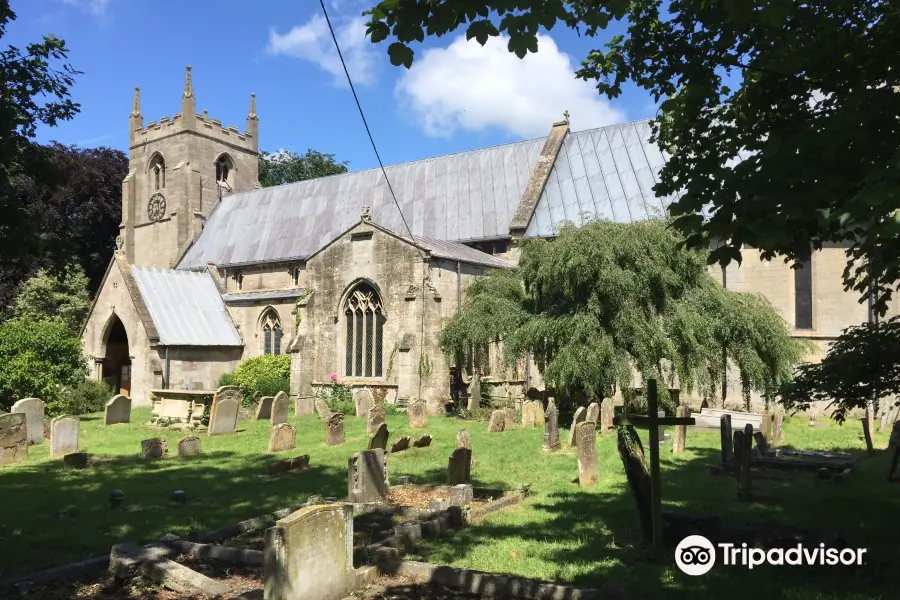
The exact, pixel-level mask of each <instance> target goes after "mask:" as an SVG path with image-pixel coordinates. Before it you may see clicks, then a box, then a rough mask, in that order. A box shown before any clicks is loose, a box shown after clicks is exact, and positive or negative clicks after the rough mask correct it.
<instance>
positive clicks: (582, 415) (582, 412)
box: [569, 406, 587, 446]
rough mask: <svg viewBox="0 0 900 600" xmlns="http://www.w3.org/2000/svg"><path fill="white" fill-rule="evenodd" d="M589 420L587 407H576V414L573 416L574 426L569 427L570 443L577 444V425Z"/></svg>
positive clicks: (571, 444)
mask: <svg viewBox="0 0 900 600" xmlns="http://www.w3.org/2000/svg"><path fill="white" fill-rule="evenodd" d="M586 420H587V409H586V408H585V407H583V406H579V407H578V408H577V409H575V415H574V416H573V417H572V427H570V428H569V445H570V446H574V445H575V426H576V425H578V424H579V423H584V422H585V421H586Z"/></svg>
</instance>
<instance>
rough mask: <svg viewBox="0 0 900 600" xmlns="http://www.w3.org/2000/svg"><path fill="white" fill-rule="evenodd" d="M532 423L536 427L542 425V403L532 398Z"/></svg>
mask: <svg viewBox="0 0 900 600" xmlns="http://www.w3.org/2000/svg"><path fill="white" fill-rule="evenodd" d="M533 404H534V409H533V410H534V424H535V426H536V427H543V426H544V403H543V402H541V401H540V400H534V401H533Z"/></svg>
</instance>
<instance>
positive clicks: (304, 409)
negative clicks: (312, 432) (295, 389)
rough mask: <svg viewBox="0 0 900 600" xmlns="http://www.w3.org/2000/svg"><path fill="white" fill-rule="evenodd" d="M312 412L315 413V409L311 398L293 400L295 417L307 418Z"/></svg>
mask: <svg viewBox="0 0 900 600" xmlns="http://www.w3.org/2000/svg"><path fill="white" fill-rule="evenodd" d="M314 412H316V407H315V400H314V399H313V398H297V399H296V400H294V416H295V417H308V416H310V415H312V414H313V413H314Z"/></svg>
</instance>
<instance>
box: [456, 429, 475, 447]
mask: <svg viewBox="0 0 900 600" xmlns="http://www.w3.org/2000/svg"><path fill="white" fill-rule="evenodd" d="M456 447H457V448H468V449H469V450H471V449H472V439H471V437H469V430H468V429H465V428H463V429H460V430H459V431H457V432H456Z"/></svg>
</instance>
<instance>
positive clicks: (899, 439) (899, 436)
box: [888, 421, 900, 448]
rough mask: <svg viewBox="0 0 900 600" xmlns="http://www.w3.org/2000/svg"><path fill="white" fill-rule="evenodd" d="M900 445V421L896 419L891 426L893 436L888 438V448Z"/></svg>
mask: <svg viewBox="0 0 900 600" xmlns="http://www.w3.org/2000/svg"><path fill="white" fill-rule="evenodd" d="M898 446H900V421H895V422H894V424H893V425H892V426H891V437H890V438H888V448H897V447H898Z"/></svg>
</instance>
